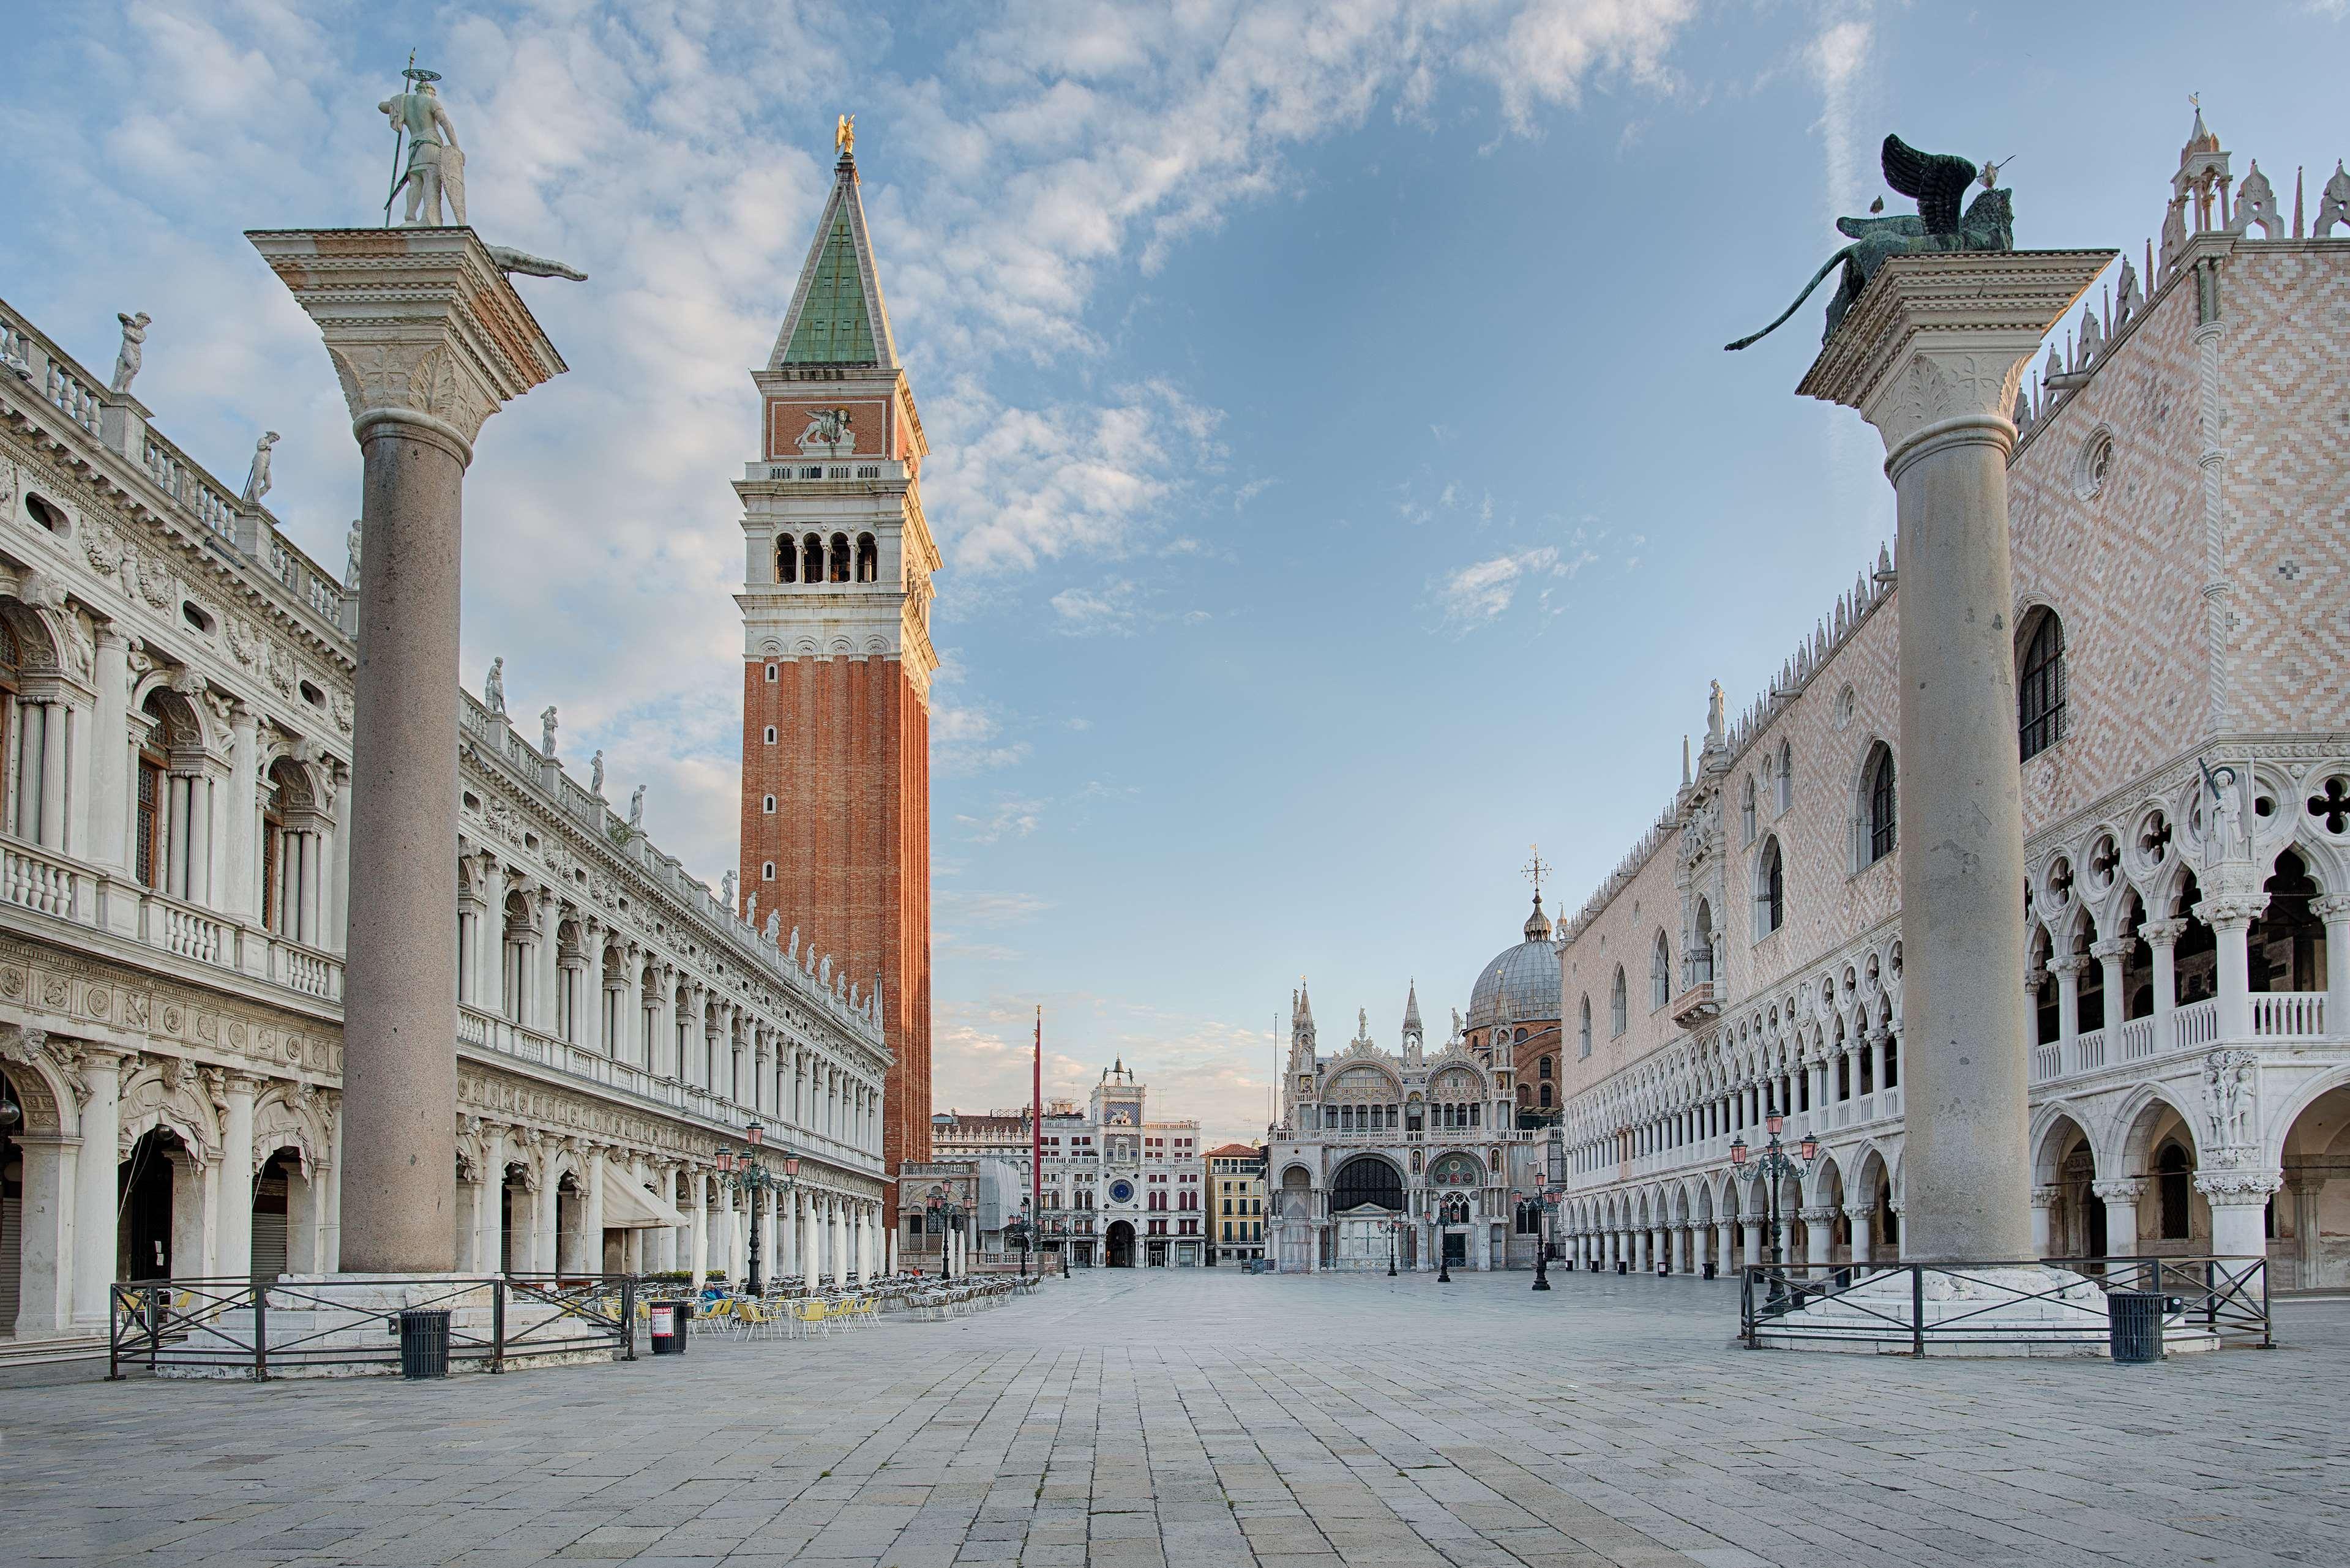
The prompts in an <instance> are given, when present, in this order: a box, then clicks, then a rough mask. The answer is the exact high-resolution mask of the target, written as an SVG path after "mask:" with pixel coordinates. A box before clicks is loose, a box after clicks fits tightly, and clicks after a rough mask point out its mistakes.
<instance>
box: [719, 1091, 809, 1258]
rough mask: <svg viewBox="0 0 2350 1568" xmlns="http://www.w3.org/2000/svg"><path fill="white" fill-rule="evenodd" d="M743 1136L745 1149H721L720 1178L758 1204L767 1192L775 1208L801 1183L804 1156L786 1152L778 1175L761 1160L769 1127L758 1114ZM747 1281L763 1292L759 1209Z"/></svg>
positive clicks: (755, 1221) (752, 1223)
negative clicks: (745, 1143) (761, 1284)
mask: <svg viewBox="0 0 2350 1568" xmlns="http://www.w3.org/2000/svg"><path fill="white" fill-rule="evenodd" d="M766 1137H767V1129H766V1128H765V1127H763V1126H761V1125H760V1123H759V1121H758V1118H756V1117H755V1116H754V1117H753V1118H752V1121H751V1125H750V1126H749V1127H745V1128H743V1138H744V1140H745V1141H746V1142H747V1143H748V1145H749V1147H746V1148H744V1149H743V1151H742V1152H741V1153H739V1154H738V1153H736V1152H735V1151H734V1150H733V1149H731V1148H722V1149H720V1150H719V1151H718V1179H719V1180H720V1181H722V1182H724V1183H725V1184H726V1185H727V1186H728V1187H730V1188H732V1189H733V1191H734V1194H735V1196H736V1197H738V1198H743V1199H749V1200H751V1201H752V1202H753V1204H754V1207H755V1204H756V1200H757V1199H758V1197H759V1195H760V1194H762V1193H764V1194H765V1195H766V1197H767V1203H768V1206H769V1207H770V1208H771V1209H772V1208H773V1207H774V1206H775V1204H776V1203H777V1202H779V1201H781V1199H783V1197H784V1195H785V1193H787V1192H789V1191H791V1190H792V1189H794V1188H795V1187H797V1186H798V1185H799V1176H800V1157H799V1156H798V1155H795V1154H791V1153H788V1152H787V1153H785V1156H784V1173H783V1175H781V1176H777V1175H775V1173H774V1172H773V1171H771V1170H769V1169H768V1168H766V1167H765V1166H764V1165H763V1164H761V1163H760V1161H759V1154H760V1151H761V1148H762V1147H763V1146H764V1144H765V1142H766ZM746 1283H747V1284H748V1286H749V1288H750V1292H751V1293H752V1294H753V1295H754V1296H755V1295H757V1294H759V1293H760V1290H759V1286H760V1279H759V1223H758V1217H757V1215H756V1213H755V1212H754V1214H753V1216H752V1222H751V1277H750V1279H749V1280H748V1281H747V1282H746Z"/></svg>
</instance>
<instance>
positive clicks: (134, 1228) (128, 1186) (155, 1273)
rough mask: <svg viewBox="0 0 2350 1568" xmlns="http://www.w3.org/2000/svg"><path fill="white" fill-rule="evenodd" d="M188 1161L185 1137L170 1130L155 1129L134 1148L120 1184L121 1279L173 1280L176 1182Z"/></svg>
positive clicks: (118, 1273) (118, 1259)
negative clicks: (185, 1161)
mask: <svg viewBox="0 0 2350 1568" xmlns="http://www.w3.org/2000/svg"><path fill="white" fill-rule="evenodd" d="M184 1158H186V1154H185V1150H184V1147H183V1146H182V1144H181V1142H180V1135H179V1134H177V1133H175V1132H173V1131H172V1129H171V1128H169V1127H150V1128H149V1129H148V1130H147V1131H146V1132H144V1133H142V1134H140V1138H139V1141H138V1142H137V1143H135V1144H132V1145H131V1146H130V1158H128V1159H126V1160H124V1161H123V1162H122V1166H121V1172H120V1178H119V1180H120V1188H119V1193H120V1214H121V1217H122V1218H121V1224H120V1228H119V1230H118V1232H117V1235H118V1238H119V1239H118V1241H117V1242H116V1247H117V1249H118V1251H117V1256H116V1261H115V1277H116V1278H117V1279H122V1280H168V1279H170V1278H171V1277H172V1196H173V1195H172V1185H173V1182H172V1178H173V1177H174V1175H175V1174H177V1173H176V1170H175V1167H177V1166H178V1165H179V1164H180V1163H181V1161H182V1160H183V1159H184Z"/></svg>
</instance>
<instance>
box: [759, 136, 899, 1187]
mask: <svg viewBox="0 0 2350 1568" xmlns="http://www.w3.org/2000/svg"><path fill="white" fill-rule="evenodd" d="M837 145H838V148H839V151H840V160H839V162H838V163H837V165H836V166H835V169H834V175H833V182H832V192H831V194H830V195H829V196H828V197H827V199H826V201H825V206H824V217H823V220H822V221H821V222H820V223H817V225H816V241H815V244H812V245H811V246H809V248H808V255H807V265H805V266H803V267H802V268H801V269H800V277H799V284H798V286H796V287H795V288H794V289H793V291H792V301H791V308H790V310H789V311H788V312H787V313H786V314H785V317H784V327H783V331H782V332H781V333H779V334H778V335H777V336H776V338H775V351H774V352H773V353H771V354H770V355H769V356H768V357H767V364H766V368H765V369H762V370H755V371H754V372H752V379H753V381H754V382H755V383H756V384H757V386H758V389H759V396H760V404H761V407H760V437H759V439H760V453H759V455H758V457H756V458H755V459H754V460H753V461H752V462H750V463H749V464H748V466H747V472H746V473H745V476H744V477H743V479H742V480H740V481H739V482H737V483H736V484H735V486H734V489H735V493H737V494H738V495H740V496H741V497H742V498H743V546H744V549H743V592H742V593H741V594H740V595H739V596H738V597H736V599H735V603H736V604H738V605H740V606H741V607H742V609H743V834H742V840H741V842H742V846H743V866H742V877H743V894H744V897H745V898H748V897H749V896H750V895H752V894H756V895H757V896H758V900H759V903H758V908H759V909H760V910H761V911H762V913H761V914H760V916H759V917H758V918H759V919H760V921H761V922H762V923H764V920H765V913H764V912H765V911H769V910H773V911H776V912H778V913H780V915H781V916H782V925H783V927H784V928H785V929H792V928H795V927H796V928H797V929H798V931H799V937H800V941H801V943H802V949H801V950H802V951H803V952H806V951H807V950H809V949H810V948H811V947H812V948H813V949H814V950H816V952H819V953H830V954H831V955H832V956H833V961H834V967H835V969H836V970H837V971H841V972H843V973H845V974H846V975H847V977H848V978H849V979H850V980H853V981H856V982H857V983H858V985H859V986H860V987H861V988H864V989H866V990H868V991H869V990H870V989H871V988H872V987H873V985H874V983H875V982H876V981H877V980H878V981H879V986H880V995H881V1010H882V1021H883V1027H884V1030H885V1032H886V1034H887V1038H888V1040H889V1048H890V1050H891V1051H892V1052H893V1053H895V1054H896V1057H897V1064H896V1065H895V1066H894V1067H892V1068H891V1069H890V1073H889V1084H888V1086H887V1090H886V1103H885V1105H884V1106H883V1112H882V1116H883V1121H882V1134H881V1138H882V1143H881V1149H882V1159H883V1165H884V1168H885V1169H886V1170H887V1171H888V1172H889V1175H890V1177H891V1178H892V1179H893V1180H892V1185H891V1187H890V1189H889V1200H888V1220H889V1224H890V1225H891V1226H892V1227H893V1228H894V1227H895V1225H896V1223H897V1201H896V1199H897V1189H896V1186H895V1183H894V1178H895V1176H896V1174H897V1170H898V1168H899V1164H900V1162H902V1161H904V1160H909V1159H913V1160H921V1159H927V1158H930V1154H931V719H930V694H931V674H932V672H933V671H935V670H937V669H938V663H939V660H938V656H937V655H936V654H935V653H933V652H932V651H931V634H930V604H931V574H932V573H934V572H936V571H937V570H938V568H939V565H940V559H939V553H938V548H937V546H936V545H933V544H932V543H931V531H930V528H929V526H928V525H927V524H925V523H924V522H923V520H922V503H921V483H920V481H921V467H922V458H923V455H924V454H925V453H926V452H928V450H929V448H928V447H927V446H925V445H924V443H923V441H922V421H921V420H920V417H919V416H918V415H917V414H916V413H915V412H914V395H913V392H912V390H911V389H910V388H909V387H908V386H907V384H906V375H905V371H904V369H903V368H902V367H901V366H899V363H898V350H897V344H896V342H895V341H894V339H893V338H892V337H891V336H890V332H889V311H888V309H887V307H886V306H884V305H883V303H882V299H881V282H880V278H879V275H878V273H877V272H876V270H875V268H874V265H873V246H872V242H871V240H870V238H869V237H868V234H867V232H866V227H865V209H864V206H863V204H862V202H860V201H859V200H858V182H857V160H856V157H855V138H854V133H853V128H852V126H851V124H850V122H848V121H847V120H843V121H842V123H841V130H840V134H839V137H838V139H837Z"/></svg>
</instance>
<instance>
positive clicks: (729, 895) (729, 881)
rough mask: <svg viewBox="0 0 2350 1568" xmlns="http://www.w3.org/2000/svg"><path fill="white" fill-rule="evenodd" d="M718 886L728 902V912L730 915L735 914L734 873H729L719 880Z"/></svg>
mask: <svg viewBox="0 0 2350 1568" xmlns="http://www.w3.org/2000/svg"><path fill="white" fill-rule="evenodd" d="M718 886H719V888H720V894H721V897H723V898H724V899H725V900H726V912H727V913H728V914H730V915H731V914H733V913H734V912H735V903H734V873H733V872H732V871H729V872H728V873H726V875H725V876H723V877H720V878H718Z"/></svg>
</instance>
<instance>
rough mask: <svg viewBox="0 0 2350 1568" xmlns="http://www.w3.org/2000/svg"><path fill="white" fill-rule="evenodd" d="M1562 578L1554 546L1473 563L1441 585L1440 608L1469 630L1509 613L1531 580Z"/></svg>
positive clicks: (1457, 623) (1540, 546)
mask: <svg viewBox="0 0 2350 1568" xmlns="http://www.w3.org/2000/svg"><path fill="white" fill-rule="evenodd" d="M1559 575H1561V568H1560V565H1559V553H1558V549H1557V547H1556V546H1555V545H1537V546H1535V547H1534V548H1533V549H1529V550H1518V551H1514V552H1513V553H1511V554H1509V555H1503V556H1492V558H1491V559H1488V560H1483V561H1472V562H1471V563H1470V564H1469V565H1467V566H1461V567H1459V568H1457V569H1455V570H1454V571H1453V572H1451V574H1449V575H1448V576H1445V577H1444V578H1443V579H1442V580H1441V581H1440V582H1439V583H1438V585H1437V588H1436V603H1437V607H1438V608H1439V609H1440V610H1442V611H1443V613H1444V618H1445V619H1446V620H1448V621H1450V622H1451V623H1452V624H1453V625H1455V626H1457V627H1460V628H1462V629H1464V630H1466V629H1469V628H1474V627H1478V626H1482V625H1483V624H1484V623H1485V622H1487V621H1489V620H1492V618H1494V617H1496V616H1499V615H1502V614H1503V613H1504V612H1506V611H1507V610H1508V609H1509V607H1510V605H1511V604H1512V602H1513V600H1515V598H1516V597H1517V594H1518V590H1519V589H1520V588H1521V587H1524V586H1525V583H1526V581H1527V580H1528V579H1529V578H1534V577H1544V576H1559Z"/></svg>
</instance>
